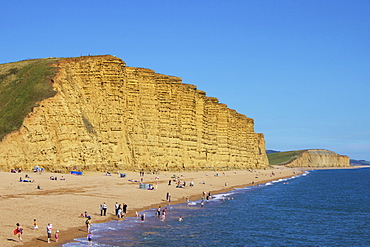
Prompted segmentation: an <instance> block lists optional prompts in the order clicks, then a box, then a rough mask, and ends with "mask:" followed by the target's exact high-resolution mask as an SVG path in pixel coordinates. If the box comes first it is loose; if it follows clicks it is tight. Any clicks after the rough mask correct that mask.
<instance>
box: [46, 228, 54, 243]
mask: <svg viewBox="0 0 370 247" xmlns="http://www.w3.org/2000/svg"><path fill="white" fill-rule="evenodd" d="M52 229H53V226H52V224H50V223H49V224H48V225H47V226H46V233H47V235H48V243H50V238H51V230H52Z"/></svg>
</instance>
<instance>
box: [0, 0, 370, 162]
mask: <svg viewBox="0 0 370 247" xmlns="http://www.w3.org/2000/svg"><path fill="white" fill-rule="evenodd" d="M4 2H6V4H5V3H4ZM4 2H3V4H2V6H1V10H2V13H1V15H0V23H1V26H0V34H1V39H0V52H1V53H0V54H1V56H0V63H7V62H14V61H18V60H23V59H27V58H44V57H76V56H80V55H81V54H82V55H87V54H89V53H90V54H92V55H102V54H111V55H116V56H117V57H119V58H121V59H122V60H124V61H125V62H126V63H127V65H128V66H134V67H145V68H150V69H153V70H155V71H156V72H158V73H163V74H167V75H174V76H179V77H181V78H182V79H183V82H185V83H189V84H194V85H196V86H197V87H198V89H200V90H204V91H206V92H207V95H208V96H212V97H217V98H218V99H219V101H220V102H221V103H225V104H227V105H228V107H229V108H232V109H235V110H237V111H238V112H239V113H242V114H245V115H246V116H248V117H251V118H253V119H254V120H255V131H256V132H259V133H264V134H265V140H266V149H274V150H281V151H287V150H298V149H313V148H323V149H329V150H332V151H334V152H337V153H339V154H343V155H348V156H350V157H351V158H354V159H365V160H370V114H369V111H370V110H369V108H370V99H369V92H370V14H369V13H370V1H367V0H356V1H352V0H347V1H344V0H335V1H334V0H325V1H321V0H281V1H278V0H270V1H268V0H253V1H252V0H230V1H219V0H208V1H207V0H204V1H199V0H197V1H195V0H186V1H185V0H184V1H180V0H179V1H173V0H172V1H170V0H167V1H164V0H163V1H161V0H158V1H154V0H146V1H140V0H136V1H129V0H104V1H103V0H102V1H91V0H78V1H75V0H63V1H62V0H59V1H58V0H55V1H50V0H45V1H38V0H34V1H29V0H27V1H26V0H23V1H21V0H15V1H4Z"/></svg>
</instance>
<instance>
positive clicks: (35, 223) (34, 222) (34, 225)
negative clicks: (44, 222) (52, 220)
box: [33, 219, 39, 230]
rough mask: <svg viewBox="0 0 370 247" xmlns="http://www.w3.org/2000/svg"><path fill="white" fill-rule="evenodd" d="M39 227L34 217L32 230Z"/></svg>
mask: <svg viewBox="0 0 370 247" xmlns="http://www.w3.org/2000/svg"><path fill="white" fill-rule="evenodd" d="M38 229H39V225H38V224H37V220H36V219H34V220H33V230H38Z"/></svg>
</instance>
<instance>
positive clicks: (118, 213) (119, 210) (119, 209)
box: [116, 204, 122, 219]
mask: <svg viewBox="0 0 370 247" xmlns="http://www.w3.org/2000/svg"><path fill="white" fill-rule="evenodd" d="M116 215H117V216H118V219H120V218H121V216H122V208H121V204H119V205H118V209H117V214H116Z"/></svg>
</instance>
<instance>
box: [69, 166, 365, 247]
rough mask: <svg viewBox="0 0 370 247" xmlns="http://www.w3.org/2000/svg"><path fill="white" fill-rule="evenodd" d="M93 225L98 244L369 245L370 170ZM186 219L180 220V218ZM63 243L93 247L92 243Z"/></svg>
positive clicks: (314, 174)
mask: <svg viewBox="0 0 370 247" xmlns="http://www.w3.org/2000/svg"><path fill="white" fill-rule="evenodd" d="M213 196H214V198H212V199H211V200H209V201H208V202H205V203H204V206H203V207H202V206H201V201H200V200H199V201H193V202H192V204H193V205H187V204H185V203H184V204H177V205H168V206H167V216H166V219H165V220H162V219H160V218H158V217H156V215H155V212H156V208H153V209H150V210H147V211H144V212H140V213H139V214H144V213H145V220H144V222H142V221H141V220H140V218H136V217H128V218H127V219H125V220H123V221H110V222H107V223H101V224H94V225H93V226H92V235H93V237H92V245H93V246H217V247H221V246H370V168H361V169H336V170H314V171H308V172H305V173H304V174H302V175H297V176H294V177H291V178H287V179H279V180H276V181H272V182H268V183H266V184H261V185H259V186H248V187H245V188H240V189H235V190H232V191H229V192H227V193H223V194H218V195H213ZM180 216H181V217H182V218H183V220H182V221H179V217H180ZM75 241H77V242H72V243H67V244H64V245H63V246H65V247H70V246H87V244H88V243H87V239H86V238H81V239H75Z"/></svg>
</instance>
